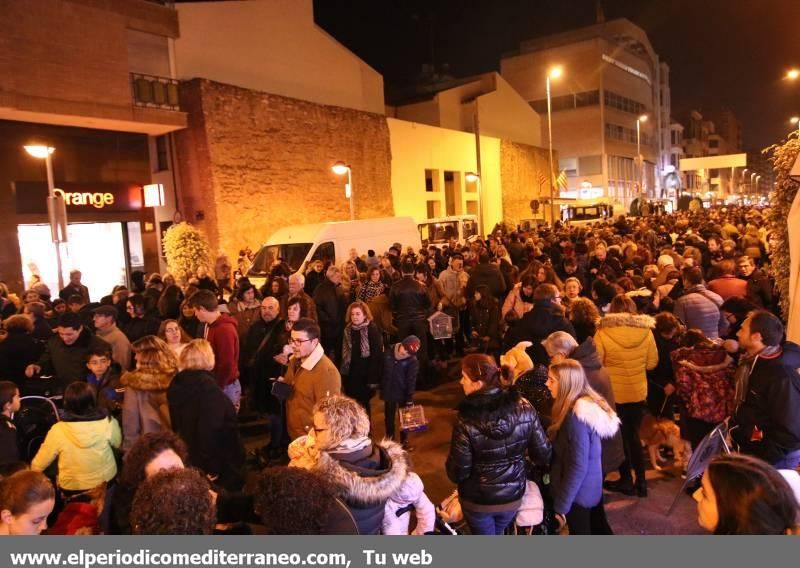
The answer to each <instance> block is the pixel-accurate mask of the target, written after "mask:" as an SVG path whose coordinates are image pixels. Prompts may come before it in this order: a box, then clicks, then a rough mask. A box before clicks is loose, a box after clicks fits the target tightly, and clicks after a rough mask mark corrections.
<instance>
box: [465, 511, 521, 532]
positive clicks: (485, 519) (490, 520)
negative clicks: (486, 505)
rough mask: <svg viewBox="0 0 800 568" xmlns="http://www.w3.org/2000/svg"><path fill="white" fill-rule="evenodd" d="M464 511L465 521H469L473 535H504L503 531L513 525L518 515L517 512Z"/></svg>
mask: <svg viewBox="0 0 800 568" xmlns="http://www.w3.org/2000/svg"><path fill="white" fill-rule="evenodd" d="M462 510H463V512H464V520H465V521H467V524H468V525H469V530H470V532H471V533H472V534H491V535H497V534H503V531H505V530H506V527H508V525H510V524H511V521H512V520H514V517H515V516H516V515H517V512H516V511H502V512H499V513H479V512H477V511H468V510H467V509H462Z"/></svg>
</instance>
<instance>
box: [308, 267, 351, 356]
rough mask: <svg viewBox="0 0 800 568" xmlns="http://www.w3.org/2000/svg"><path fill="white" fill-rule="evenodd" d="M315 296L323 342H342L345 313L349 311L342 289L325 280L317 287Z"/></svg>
mask: <svg viewBox="0 0 800 568" xmlns="http://www.w3.org/2000/svg"><path fill="white" fill-rule="evenodd" d="M313 296H314V304H315V305H316V307H317V318H318V321H319V327H320V330H322V339H323V341H325V342H328V341H331V342H334V341H336V342H341V340H342V332H343V331H344V312H345V310H346V309H347V300H346V299H345V297H344V293H343V292H342V290H341V288H340V287H338V286H336V284H334V283H333V282H331V281H330V280H329V279H328V278H325V279H324V280H322V282H320V283H319V285H318V286H317V287H316V289H315V290H314V294H313Z"/></svg>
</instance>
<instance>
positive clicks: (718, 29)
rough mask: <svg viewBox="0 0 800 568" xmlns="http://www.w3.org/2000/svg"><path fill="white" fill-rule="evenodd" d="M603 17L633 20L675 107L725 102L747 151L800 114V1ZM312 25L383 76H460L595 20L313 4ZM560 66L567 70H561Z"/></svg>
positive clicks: (522, 3) (378, 2)
mask: <svg viewBox="0 0 800 568" xmlns="http://www.w3.org/2000/svg"><path fill="white" fill-rule="evenodd" d="M603 6H604V11H605V16H606V19H613V18H618V17H626V18H628V19H630V20H632V21H633V22H634V23H636V24H638V25H639V26H641V27H642V28H643V29H644V30H645V31H646V32H647V33H648V36H649V37H650V41H651V43H652V44H653V47H654V48H655V50H656V52H657V53H658V54H659V56H660V57H661V59H662V60H663V61H665V62H666V63H667V64H668V65H669V66H670V70H671V81H670V86H671V89H672V109H673V113H676V112H680V111H682V110H686V109H690V108H698V109H700V110H702V109H703V108H712V107H722V108H724V107H727V108H730V109H731V110H733V111H734V112H735V113H736V115H737V116H738V117H739V119H740V120H741V122H742V127H743V140H744V146H745V148H746V149H760V148H763V147H765V146H767V145H769V144H772V143H774V142H777V141H779V140H780V139H781V138H783V137H785V136H786V134H787V133H788V132H789V131H790V130H791V129H792V126H790V125H789V117H791V116H792V115H794V114H797V115H800V80H798V81H796V82H794V83H790V82H788V81H786V80H783V76H784V74H785V72H786V70H787V69H788V68H789V67H791V66H793V65H795V66H798V67H800V40H798V37H800V0H603ZM314 12H315V19H316V21H317V24H318V25H320V26H321V27H322V28H323V29H325V30H326V31H327V32H328V33H330V34H331V35H332V36H334V37H335V38H336V39H337V40H339V41H340V42H341V43H342V44H344V45H345V46H347V47H348V48H349V49H350V50H352V51H353V52H354V53H356V54H357V55H358V56H359V57H361V58H362V59H363V60H365V61H366V62H367V63H368V64H370V65H371V66H372V67H374V68H375V69H376V70H378V71H379V72H380V73H382V74H383V75H384V81H385V84H386V87H387V89H388V90H391V89H393V88H398V87H402V86H405V85H408V84H409V83H410V82H413V81H414V80H415V79H416V78H417V77H418V75H419V71H420V69H421V66H422V65H423V64H425V63H431V62H432V61H433V62H435V63H436V64H437V65H442V64H448V65H449V68H450V74H451V75H454V76H455V77H463V76H468V75H472V74H476V73H482V72H486V71H491V70H498V69H499V64H500V56H501V54H503V53H505V52H508V51H513V50H515V49H516V48H517V47H518V45H519V42H520V41H522V40H525V39H531V38H535V37H541V36H545V35H548V34H552V33H558V32H562V31H566V30H569V29H574V28H577V27H581V26H585V25H591V24H593V23H595V21H596V20H595V0H314ZM567 72H568V70H567Z"/></svg>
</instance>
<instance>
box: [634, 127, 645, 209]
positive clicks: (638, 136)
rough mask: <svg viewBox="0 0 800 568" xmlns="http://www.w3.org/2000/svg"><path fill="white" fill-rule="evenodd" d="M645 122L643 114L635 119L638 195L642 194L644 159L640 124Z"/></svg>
mask: <svg viewBox="0 0 800 568" xmlns="http://www.w3.org/2000/svg"><path fill="white" fill-rule="evenodd" d="M643 122H647V115H646V114H643V115H641V116H640V117H639V118H637V119H636V159H637V160H639V193H640V194H641V193H643V192H644V159H643V158H642V135H641V128H642V127H641V124H642V123H643Z"/></svg>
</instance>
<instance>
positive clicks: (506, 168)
mask: <svg viewBox="0 0 800 568" xmlns="http://www.w3.org/2000/svg"><path fill="white" fill-rule="evenodd" d="M553 160H554V161H555V162H556V163H558V162H557V160H558V156H557V155H554V156H553ZM547 168H548V151H547V149H546V148H537V147H534V146H528V145H526V144H518V143H516V142H509V141H508V140H502V141H501V142H500V181H501V184H502V191H503V221H504V222H505V223H506V224H507V225H509V226H512V227H516V226H517V225H518V224H519V222H520V221H521V220H522V219H533V218H535V217H536V215H534V214H533V213H532V212H531V207H530V203H531V200H533V199H538V200H539V201H542V200H543V199H545V198H547V197H548V191H549V185H548V184H547V183H546V182H545V183H544V184H543V185H542V187H541V191H542V193H541V195H540V194H539V176H540V175H543V176H545V178H547ZM547 209H548V208H547V206H546V205H544V204H542V205H540V207H539V214H538V216H539V217H541V216H542V215H543V214H547V215H549V213H547Z"/></svg>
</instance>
